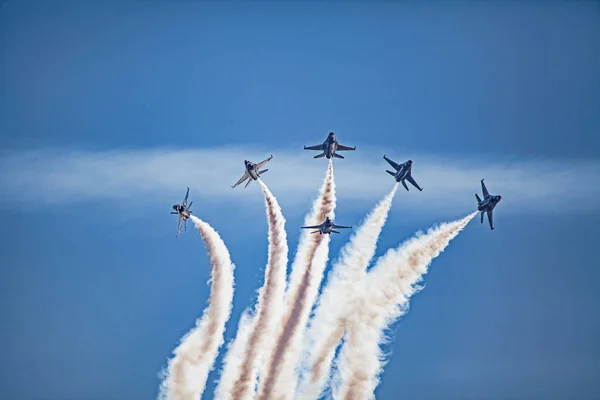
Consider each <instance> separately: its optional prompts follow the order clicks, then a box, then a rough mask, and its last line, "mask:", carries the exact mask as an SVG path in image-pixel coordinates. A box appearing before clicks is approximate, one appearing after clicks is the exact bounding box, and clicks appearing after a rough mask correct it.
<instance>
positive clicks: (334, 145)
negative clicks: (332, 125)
mask: <svg viewBox="0 0 600 400" xmlns="http://www.w3.org/2000/svg"><path fill="white" fill-rule="evenodd" d="M304 150H319V151H322V153H321V154H317V155H316V156H314V157H313V158H321V157H327V159H331V157H337V158H344V157H343V156H340V155H339V154H337V153H336V151H347V150H356V146H354V147H348V146H343V145H341V144H339V143H338V142H337V140H336V139H335V133H333V132H329V136H327V139H326V140H325V141H324V142H323V144H316V145H314V146H304Z"/></svg>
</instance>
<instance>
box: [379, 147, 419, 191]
mask: <svg viewBox="0 0 600 400" xmlns="http://www.w3.org/2000/svg"><path fill="white" fill-rule="evenodd" d="M383 158H384V159H385V161H387V162H388V163H389V164H390V165H391V166H392V167H394V169H395V170H396V172H392V171H389V170H387V169H386V170H385V172H387V173H388V174H390V175H391V176H393V177H394V179H395V180H396V182H402V186H404V188H405V189H406V190H408V186H406V182H405V181H404V180H407V181H409V182H410V183H411V184H412V185H413V186H414V187H416V188H417V189H419V190H420V191H422V190H423V188H422V187H420V186H419V184H418V183H417V181H415V179H414V178H413V177H412V173H411V170H412V163H413V162H412V160H408V161H407V162H405V163H402V164H396V163H395V162H393V161H392V160H390V159H389V158H387V157H386V156H385V154H384V155H383Z"/></svg>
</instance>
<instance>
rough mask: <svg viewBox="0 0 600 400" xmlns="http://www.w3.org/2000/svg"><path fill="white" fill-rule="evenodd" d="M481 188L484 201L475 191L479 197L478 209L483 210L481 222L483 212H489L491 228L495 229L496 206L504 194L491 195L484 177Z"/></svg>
mask: <svg viewBox="0 0 600 400" xmlns="http://www.w3.org/2000/svg"><path fill="white" fill-rule="evenodd" d="M481 190H482V191H483V201H482V200H481V199H480V198H479V195H478V194H477V193H475V197H476V198H477V210H478V211H481V223H482V224H483V213H485V212H487V216H488V222H489V223H490V228H491V229H492V230H494V215H493V212H494V207H496V205H497V204H498V203H499V202H500V200H502V196H500V195H490V193H489V192H488V190H487V188H486V187H485V183H483V179H482V180H481Z"/></svg>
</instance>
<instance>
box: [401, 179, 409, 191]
mask: <svg viewBox="0 0 600 400" xmlns="http://www.w3.org/2000/svg"><path fill="white" fill-rule="evenodd" d="M402 186H404V189H406V191H408V186H406V182H405V181H402Z"/></svg>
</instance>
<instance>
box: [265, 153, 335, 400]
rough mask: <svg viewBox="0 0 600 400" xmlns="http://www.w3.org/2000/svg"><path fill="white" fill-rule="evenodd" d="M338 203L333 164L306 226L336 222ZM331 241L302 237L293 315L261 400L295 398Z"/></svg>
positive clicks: (290, 295)
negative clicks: (299, 366)
mask: <svg viewBox="0 0 600 400" xmlns="http://www.w3.org/2000/svg"><path fill="white" fill-rule="evenodd" d="M335 204H336V198H335V183H334V179H333V164H332V162H331V161H329V166H328V168H327V174H326V177H325V182H324V183H323V186H322V187H321V191H320V193H319V197H318V198H317V199H316V200H315V203H314V205H313V209H312V212H311V213H310V214H309V215H307V217H306V219H305V224H306V225H316V224H320V223H322V222H323V220H324V219H325V217H326V216H329V217H330V218H331V219H333V218H334V210H335ZM329 240H330V238H329V235H320V234H310V233H309V232H307V231H305V232H304V233H303V234H302V235H301V237H300V243H299V245H298V250H297V252H296V257H295V259H294V262H293V264H292V273H291V278H290V284H289V287H288V290H287V292H286V295H285V299H286V301H285V306H286V309H287V310H289V312H288V313H287V314H286V315H284V318H283V319H282V321H281V324H280V326H279V329H278V331H277V336H276V340H275V347H274V349H273V352H272V353H271V355H270V357H269V359H268V360H267V364H266V366H267V368H266V370H265V371H261V372H264V373H263V374H262V375H263V377H264V379H261V382H260V387H259V396H258V398H259V399H270V398H277V399H281V398H284V399H285V398H291V397H292V396H293V395H294V388H295V386H296V375H295V374H296V371H295V369H296V365H297V363H298V360H299V356H300V351H301V346H302V334H303V333H304V330H305V327H306V323H307V321H308V316H309V314H310V310H311V308H312V305H313V303H314V301H315V298H316V296H317V294H318V290H319V285H320V283H321V279H322V278H323V270H324V269H325V265H326V263H327V257H328V251H329Z"/></svg>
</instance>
